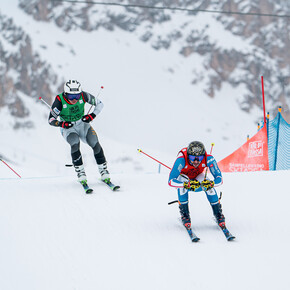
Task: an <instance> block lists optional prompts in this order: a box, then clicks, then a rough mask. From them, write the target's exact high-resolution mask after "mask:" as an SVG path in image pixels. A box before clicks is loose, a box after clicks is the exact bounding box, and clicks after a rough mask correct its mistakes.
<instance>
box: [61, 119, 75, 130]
mask: <svg viewBox="0 0 290 290" xmlns="http://www.w3.org/2000/svg"><path fill="white" fill-rule="evenodd" d="M73 125H74V124H72V123H71V122H65V121H64V122H59V127H62V128H64V129H69V128H71V127H72V126H73Z"/></svg>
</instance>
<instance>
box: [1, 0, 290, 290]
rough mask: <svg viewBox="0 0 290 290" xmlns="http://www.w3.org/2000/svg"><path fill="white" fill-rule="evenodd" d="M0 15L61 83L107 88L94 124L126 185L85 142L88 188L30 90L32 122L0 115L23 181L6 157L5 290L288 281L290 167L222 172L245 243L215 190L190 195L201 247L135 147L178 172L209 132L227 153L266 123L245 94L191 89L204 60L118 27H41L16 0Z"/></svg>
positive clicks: (279, 285) (250, 285)
mask: <svg viewBox="0 0 290 290" xmlns="http://www.w3.org/2000/svg"><path fill="white" fill-rule="evenodd" d="M7 2H8V1H7ZM1 11H2V12H3V13H6V14H7V15H8V16H9V15H10V16H11V17H13V19H14V21H15V22H16V24H17V25H20V26H22V27H25V29H26V31H28V32H29V34H30V35H31V37H32V40H33V45H34V47H35V48H36V49H37V47H38V52H39V53H40V55H41V57H43V58H44V59H47V60H48V61H49V62H51V63H52V66H53V68H54V69H57V70H58V73H59V75H60V76H61V77H63V78H65V79H66V78H70V77H77V78H79V79H80V80H81V81H82V83H83V87H84V89H86V90H88V91H90V92H92V93H93V94H95V95H97V93H98V90H99V88H100V86H101V85H103V86H104V87H105V89H104V92H102V94H101V96H100V98H101V99H102V100H103V102H104V104H105V108H104V110H103V111H102V113H101V114H100V115H99V116H98V117H97V118H96V120H94V122H93V127H94V128H95V129H96V131H97V133H98V135H99V138H100V141H101V144H102V146H103V148H104V150H105V154H106V157H107V159H108V163H109V169H110V172H111V173H112V177H113V180H114V181H116V182H117V183H120V185H121V187H122V190H121V191H120V192H114V193H113V192H111V191H110V190H109V189H108V188H106V187H104V185H103V184H100V183H99V181H98V177H99V176H98V173H97V168H96V165H95V162H94V160H93V156H92V152H91V150H90V148H88V146H86V145H83V144H82V145H81V150H82V153H83V158H84V163H85V167H86V170H87V176H88V178H89V182H90V185H91V186H92V187H93V188H94V190H95V193H94V194H93V195H85V194H84V192H83V191H82V188H81V187H80V185H79V184H77V182H76V181H75V180H76V177H75V173H74V172H73V169H72V168H67V167H65V166H64V165H65V164H66V163H70V162H71V161H70V160H71V159H70V154H69V146H68V145H67V144H66V143H65V142H64V140H63V139H62V137H61V136H60V134H59V130H58V128H52V127H50V126H48V124H47V114H48V111H47V108H46V107H45V106H42V105H40V104H39V101H38V100H32V99H31V98H29V97H28V96H25V95H23V96H21V98H22V99H23V100H24V102H25V104H27V106H28V107H29V108H30V115H29V116H28V117H27V118H29V119H30V120H33V121H34V125H35V128H34V129H31V130H28V129H21V130H18V131H13V130H11V127H12V125H13V122H14V120H13V118H12V117H11V116H9V114H8V113H7V111H6V109H1V111H0V120H1V122H0V129H1V139H0V155H1V156H2V158H3V159H4V160H5V161H6V162H8V164H9V165H11V166H12V167H13V168H14V169H15V170H16V171H17V172H18V173H19V174H20V175H21V176H22V177H23V178H22V179H19V178H17V177H16V176H15V175H14V174H13V172H11V171H10V170H9V169H8V168H7V167H6V166H5V165H4V164H3V163H2V162H0V229H1V234H0V289H5V290H20V289H21V290H23V289H25V290H26V289H27V290H34V289H37V290H38V289H43V290H46V289H47V290H58V289H60V290H66V289H68V290H71V289H74V290H76V289H77V290H89V289H102V290H103V289H105V290H106V289H109V290H115V289H126V290H127V289H128V290H130V289H141V290H142V289H146V290H147V289H166V290H167V289H185V290H186V289H210V290H211V289H217V290H219V289H223V290H228V289H233V288H234V289H237V290H240V289H243V290H244V289H273V288H275V289H279V290H280V289H282V290H284V289H285V290H286V289H289V286H290V285H289V281H288V279H287V273H288V269H289V260H290V257H289V256H290V254H289V249H288V248H289V247H288V240H289V238H290V233H289V227H288V219H287V217H288V214H287V208H288V204H289V194H288V192H287V189H285V187H286V186H285V180H287V179H288V178H289V171H284V172H259V173H243V174H226V175H225V176H224V185H223V186H222V187H221V190H222V191H223V199H222V203H223V208H224V213H225V215H226V218H227V223H228V225H229V228H230V230H231V231H232V232H233V234H235V235H236V237H237V239H236V241H235V242H232V243H229V242H227V241H226V240H225V238H224V236H223V234H222V232H221V231H220V230H219V229H218V228H217V226H216V225H215V223H214V221H213V220H212V213H211V209H210V207H209V204H208V202H207V200H206V197H205V195H204V194H191V197H190V209H191V216H192V221H193V225H194V230H195V231H196V233H197V234H198V235H199V236H200V238H201V241H200V243H198V244H192V243H191V242H190V240H189V237H188V236H187V233H186V231H185V230H184V229H183V227H182V226H181V224H180V222H179V220H178V218H179V212H178V208H177V206H176V204H175V205H172V206H168V205H167V202H169V201H171V200H174V199H176V192H175V190H174V189H172V188H170V187H169V186H168V185H167V178H168V170H167V169H165V168H162V170H161V174H157V171H158V166H157V164H156V163H155V162H154V161H152V160H150V159H148V158H147V157H145V156H144V155H139V154H138V153H137V150H136V149H137V148H141V149H143V150H144V151H145V152H147V153H149V154H152V155H153V156H154V157H156V158H158V159H160V160H161V161H162V162H164V163H165V164H167V165H168V166H172V163H173V162H174V160H175V156H176V154H177V152H178V150H179V149H180V148H181V147H182V146H186V145H187V144H188V143H189V142H190V141H192V140H194V139H199V140H202V141H203V142H204V143H205V145H206V146H207V148H209V146H210V144H211V143H212V142H215V143H216V145H215V147H214V155H215V156H216V158H217V160H220V159H221V158H222V157H225V156H227V155H228V154H230V153H231V152H232V151H233V150H235V149H236V148H237V147H238V146H240V145H241V144H243V143H244V142H245V141H246V135H247V134H248V133H249V134H250V135H252V134H254V133H255V129H256V128H254V125H253V120H255V119H256V118H257V116H259V112H256V113H254V114H253V115H252V116H250V117H249V115H248V114H246V113H244V112H241V111H240V109H239V105H238V103H237V98H238V96H239V93H238V92H242V91H243V88H238V90H235V91H233V88H231V87H226V86H224V87H223V88H221V91H220V94H219V95H217V96H216V98H215V99H209V98H208V97H206V96H205V95H204V93H203V91H202V88H199V87H193V86H190V85H188V83H189V79H188V78H189V74H190V72H192V69H193V67H194V69H195V70H196V71H197V72H198V70H199V66H198V64H199V61H200V60H199V59H197V58H195V57H192V58H188V59H183V58H181V57H180V56H176V55H175V54H174V53H171V52H166V51H159V52H157V51H152V50H151V49H150V48H149V47H148V46H146V44H142V43H140V42H137V41H136V40H135V39H134V38H133V37H132V36H130V35H129V34H126V33H125V32H122V31H117V32H116V33H115V34H111V33H110V32H106V31H102V30H100V31H98V32H94V33H88V34H85V33H80V32H79V31H75V32H69V33H64V32H61V31H60V30H58V29H57V28H56V27H54V26H53V25H50V24H47V23H37V25H35V22H34V21H33V20H32V19H31V18H30V17H28V16H27V15H25V14H24V13H23V12H21V11H20V10H19V9H18V8H17V1H16V0H13V1H9V5H8V4H7V3H6V4H5V5H4V6H2V7H1ZM76 39H77V40H78V41H75V40H76ZM92 40H94V41H92ZM58 42H61V43H63V44H64V46H60V45H58V44H57V43H58ZM86 42H88V43H90V45H89V47H88V49H87V50H83V49H82V46H81V44H80V43H86ZM41 47H42V48H41ZM43 47H46V49H43ZM72 49H73V50H74V53H75V54H74V53H72V52H71V50H72ZM108 52H109V53H108ZM168 59H171V60H172V63H174V64H175V66H174V68H175V72H176V73H175V74H174V75H172V74H171V73H170V72H169V70H168V69H169V66H168ZM171 65H172V64H171ZM239 90H240V91H239ZM56 93H57V92H56ZM205 113H206V114H205Z"/></svg>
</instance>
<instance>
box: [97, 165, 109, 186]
mask: <svg viewBox="0 0 290 290" xmlns="http://www.w3.org/2000/svg"><path fill="white" fill-rule="evenodd" d="M98 168H99V172H100V174H101V179H102V181H104V182H105V183H110V181H111V179H110V173H109V171H108V169H107V162H104V163H103V164H98Z"/></svg>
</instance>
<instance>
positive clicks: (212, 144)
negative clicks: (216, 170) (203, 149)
mask: <svg viewBox="0 0 290 290" xmlns="http://www.w3.org/2000/svg"><path fill="white" fill-rule="evenodd" d="M213 146H214V143H211V148H210V153H209V154H211V153H212V149H213ZM207 171H208V167H206V169H205V175H204V179H206V175H207Z"/></svg>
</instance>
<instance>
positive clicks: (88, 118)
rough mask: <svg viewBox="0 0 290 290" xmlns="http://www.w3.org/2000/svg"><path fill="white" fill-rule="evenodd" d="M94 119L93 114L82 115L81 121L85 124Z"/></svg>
mask: <svg viewBox="0 0 290 290" xmlns="http://www.w3.org/2000/svg"><path fill="white" fill-rule="evenodd" d="M95 117H96V115H95V114H94V113H92V114H89V115H84V116H83V117H82V121H83V122H85V123H90V122H91V121H93V120H94V118H95Z"/></svg>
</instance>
